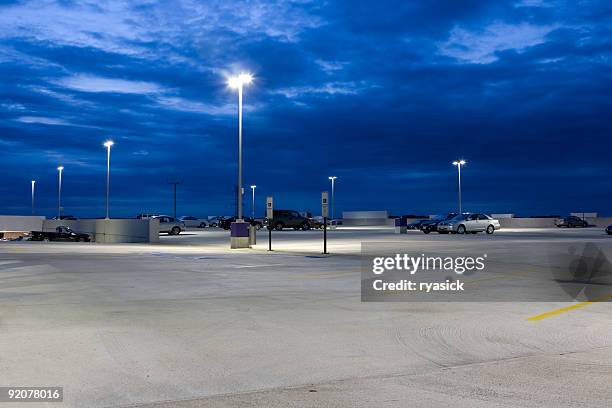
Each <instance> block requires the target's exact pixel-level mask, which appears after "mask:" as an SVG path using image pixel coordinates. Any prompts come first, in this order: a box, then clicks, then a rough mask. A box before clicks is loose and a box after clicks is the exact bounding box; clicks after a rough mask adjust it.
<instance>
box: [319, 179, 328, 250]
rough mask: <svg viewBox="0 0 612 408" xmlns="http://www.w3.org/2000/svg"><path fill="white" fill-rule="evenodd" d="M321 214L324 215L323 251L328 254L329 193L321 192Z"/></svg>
mask: <svg viewBox="0 0 612 408" xmlns="http://www.w3.org/2000/svg"><path fill="white" fill-rule="evenodd" d="M321 215H322V216H323V253H324V254H327V253H328V252H327V218H328V217H329V193H328V192H327V191H323V192H322V193H321Z"/></svg>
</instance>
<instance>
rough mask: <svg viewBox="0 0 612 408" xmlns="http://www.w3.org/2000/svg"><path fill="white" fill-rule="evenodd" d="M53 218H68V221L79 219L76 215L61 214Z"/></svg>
mask: <svg viewBox="0 0 612 408" xmlns="http://www.w3.org/2000/svg"><path fill="white" fill-rule="evenodd" d="M51 219H52V220H66V221H75V220H78V218H77V217H75V216H74V215H60V216H59V217H57V216H55V217H53V218H51Z"/></svg>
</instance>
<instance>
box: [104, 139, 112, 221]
mask: <svg viewBox="0 0 612 408" xmlns="http://www.w3.org/2000/svg"><path fill="white" fill-rule="evenodd" d="M114 144H115V143H114V142H113V141H112V140H107V141H106V142H104V147H106V219H107V220H108V219H110V217H109V213H110V210H109V207H110V206H109V196H110V151H111V146H112V145H114Z"/></svg>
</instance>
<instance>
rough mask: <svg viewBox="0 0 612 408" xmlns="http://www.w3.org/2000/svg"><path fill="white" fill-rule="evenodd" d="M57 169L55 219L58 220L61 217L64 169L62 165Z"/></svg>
mask: <svg viewBox="0 0 612 408" xmlns="http://www.w3.org/2000/svg"><path fill="white" fill-rule="evenodd" d="M57 171H58V172H59V179H58V184H57V219H58V220H59V219H60V218H61V217H62V171H64V166H59V167H58V168H57Z"/></svg>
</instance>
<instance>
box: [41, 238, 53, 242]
mask: <svg viewBox="0 0 612 408" xmlns="http://www.w3.org/2000/svg"><path fill="white" fill-rule="evenodd" d="M42 241H43V242H49V241H51V240H50V239H49V237H44V238H43V239H42Z"/></svg>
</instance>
